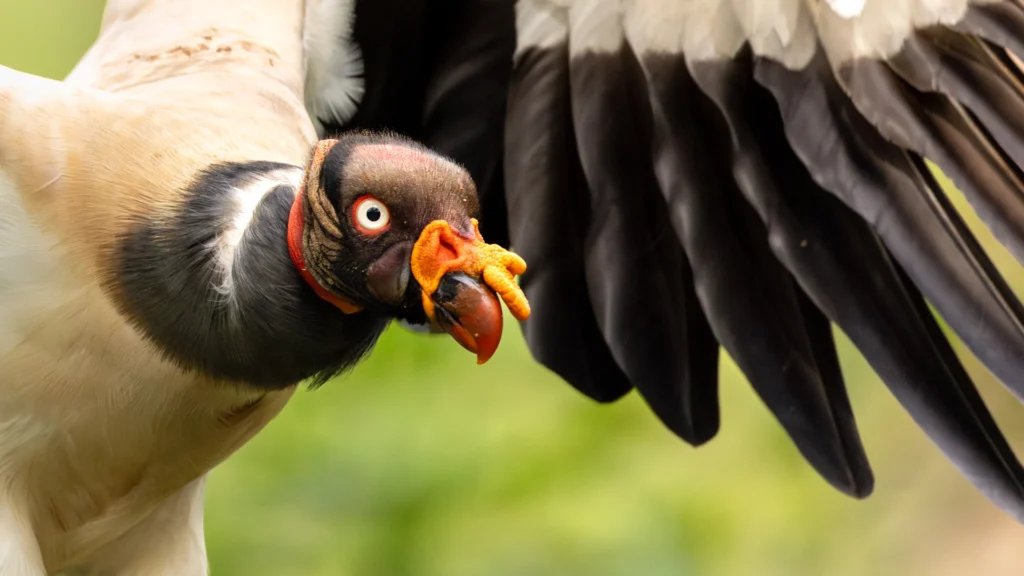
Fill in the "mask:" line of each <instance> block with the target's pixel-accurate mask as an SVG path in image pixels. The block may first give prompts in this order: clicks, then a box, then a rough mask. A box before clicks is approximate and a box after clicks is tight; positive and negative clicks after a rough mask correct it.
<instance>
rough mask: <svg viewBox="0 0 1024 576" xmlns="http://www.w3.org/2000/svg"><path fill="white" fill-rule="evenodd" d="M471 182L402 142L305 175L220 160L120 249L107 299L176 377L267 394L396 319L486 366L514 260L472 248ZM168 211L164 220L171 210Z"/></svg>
mask: <svg viewBox="0 0 1024 576" xmlns="http://www.w3.org/2000/svg"><path fill="white" fill-rule="evenodd" d="M477 210H478V205H477V200H476V187H475V185H474V183H473V180H472V179H471V178H470V176H469V174H468V173H467V172H466V170H464V169H463V168H462V167H461V166H459V165H458V164H456V163H455V162H453V161H451V160H449V159H447V158H445V157H443V156H441V155H439V154H437V153H435V152H432V151H431V150H429V149H428V148H426V147H424V146H422V145H420V144H418V143H416V142H413V141H411V140H408V139H405V138H402V137H399V136H395V135H390V134H379V133H363V132H349V133H343V134H342V135H340V136H338V138H337V139H329V140H322V141H320V142H318V143H317V144H316V145H315V146H314V149H313V151H312V153H311V155H310V159H309V162H308V163H307V165H306V166H305V168H302V167H299V166H295V165H292V164H283V163H277V162H241V163H239V162H221V163H215V164H212V165H208V166H206V167H205V168H203V169H202V170H200V172H199V173H198V174H197V175H196V176H195V177H193V178H192V180H191V183H190V184H189V187H188V189H187V190H185V191H184V193H183V194H181V196H180V201H179V202H178V203H176V204H175V205H172V206H170V207H163V206H158V207H154V208H153V210H152V212H151V213H146V214H138V215H137V216H136V220H135V221H134V222H132V223H131V224H130V225H129V231H128V232H127V234H124V235H120V236H118V238H117V239H116V252H117V254H116V257H115V258H113V259H112V260H111V261H112V262H113V268H112V269H111V270H110V272H111V273H110V274H109V281H108V288H109V289H110V291H111V293H112V294H113V296H114V300H115V302H116V303H117V304H118V305H119V307H120V309H121V311H122V313H124V314H125V315H126V316H127V317H128V318H130V319H131V320H132V321H133V322H134V324H135V325H136V326H137V327H139V328H140V329H141V331H142V332H143V333H144V334H145V335H146V336H147V337H149V338H150V339H151V340H153V341H154V342H155V343H156V344H157V345H158V346H159V348H160V349H161V350H162V351H163V353H164V354H165V355H166V356H167V357H168V358H170V359H171V360H173V361H175V362H176V363H177V364H178V365H180V366H181V367H183V368H184V369H186V370H192V371H196V372H198V373H200V374H203V375H205V376H207V377H210V378H213V379H218V380H228V381H234V382H240V383H245V384H249V385H255V386H257V387H259V388H264V389H277V388H284V387H287V386H291V385H293V384H295V383H296V382H299V381H302V380H307V381H309V382H310V383H311V384H313V385H317V384H320V383H323V382H325V381H327V380H328V379H329V378H331V377H332V376H334V375H336V374H338V373H340V372H342V371H344V370H346V369H347V368H350V367H352V366H354V365H355V364H356V363H357V362H358V361H359V360H360V359H361V358H362V357H363V356H365V354H366V353H367V352H369V351H370V350H371V349H372V347H373V345H374V343H375V342H376V340H377V338H378V337H379V336H380V334H381V333H382V332H383V331H384V329H385V328H386V327H387V325H388V324H389V323H390V322H391V321H392V320H395V319H399V320H402V321H405V322H406V323H407V324H410V325H421V326H426V327H427V328H428V329H429V330H430V331H433V332H442V331H443V332H447V333H449V334H451V335H452V336H453V337H454V338H455V340H456V341H458V342H459V343H460V344H462V346H464V347H466V348H467V349H469V350H470V351H471V352H473V353H475V354H476V355H477V361H478V362H484V361H486V360H487V359H488V358H489V357H490V356H491V355H492V354H493V353H494V351H495V349H496V348H497V346H498V342H499V340H500V338H501V331H502V314H501V305H500V302H499V299H501V300H504V301H505V303H506V304H507V305H508V307H509V309H510V311H511V312H512V313H513V315H515V316H516V317H517V318H519V319H525V318H526V317H527V316H528V315H529V306H528V304H527V303H526V297H525V296H524V295H523V292H522V291H521V290H520V289H519V286H518V284H517V283H516V282H515V280H514V276H515V275H517V274H521V273H522V272H523V271H525V269H526V264H525V263H524V262H523V260H522V259H521V258H520V257H519V256H517V255H515V254H512V253H511V252H508V251H506V250H504V249H502V248H501V247H499V246H497V245H490V244H487V243H485V242H484V241H483V238H482V237H481V236H480V234H479V232H478V231H477V227H476V220H475V219H474V216H475V215H476V212H477ZM168 211H170V212H168Z"/></svg>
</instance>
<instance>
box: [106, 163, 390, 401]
mask: <svg viewBox="0 0 1024 576" xmlns="http://www.w3.org/2000/svg"><path fill="white" fill-rule="evenodd" d="M302 180H303V171H302V169H301V168H299V167H297V166H290V165H287V164H278V163H270V162H254V163H245V164H220V165H216V166H213V167H211V168H210V169H208V170H207V171H206V172H205V173H204V174H202V175H201V176H200V177H199V178H198V179H197V180H196V181H195V182H194V184H193V185H192V186H191V187H190V189H189V190H188V191H187V192H186V193H185V195H184V202H183V204H182V205H181V206H180V207H179V209H178V213H177V215H176V217H174V218H170V219H165V220H163V221H161V222H156V221H151V222H146V223H144V224H143V225H142V226H139V227H138V228H137V229H136V230H135V231H134V232H133V233H132V235H131V237H130V238H128V239H127V240H126V241H125V242H123V243H122V247H121V255H120V256H121V257H120V273H119V274H118V278H119V282H120V284H121V285H120V290H118V294H119V299H120V300H121V301H122V303H123V304H124V307H125V308H126V309H127V312H128V313H129V314H130V315H131V316H132V317H133V318H134V319H136V320H137V322H138V323H139V324H140V325H141V326H142V327H143V329H144V330H145V331H146V332H147V334H148V335H149V336H150V337H151V338H152V339H153V340H155V341H156V342H157V344H159V345H160V346H161V347H163V348H164V349H165V350H166V351H167V353H168V355H169V356H170V357H171V358H172V359H174V360H176V361H177V362H179V363H180V364H182V365H184V366H185V367H187V368H192V369H198V370H200V371H202V372H204V373H206V374H207V375H209V376H213V377H217V378H223V379H226V380H232V381H240V382H245V383H248V384H251V385H255V386H258V387H260V388H265V389H277V388H284V387H287V386H291V385H293V384H295V383H297V382H298V381H300V380H303V379H307V378H313V379H314V383H315V384H316V383H320V382H322V381H324V380H326V379H328V378H330V377H331V376H333V375H335V374H337V373H339V372H341V371H343V370H345V369H346V368H349V367H351V366H353V365H354V364H355V363H356V362H357V361H358V360H359V359H360V358H361V357H362V356H363V355H364V354H365V353H366V352H368V351H369V349H370V348H371V347H372V346H373V344H374V342H375V341H376V339H377V337H378V336H379V335H380V333H381V332H382V331H383V329H384V327H385V326H386V325H387V322H388V318H387V317H386V316H384V315H381V314H379V313H375V312H372V311H363V312H359V313H355V314H345V313H343V312H342V311H341V310H339V309H338V308H337V307H336V306H335V305H332V304H331V303H329V302H328V301H327V300H325V299H323V298H321V297H320V296H318V295H317V293H316V292H315V291H314V289H313V287H312V286H311V285H310V284H309V283H308V282H307V281H306V280H304V279H303V277H302V275H301V274H300V272H299V270H298V268H297V267H296V266H295V264H294V262H293V258H292V256H291V254H290V251H289V242H288V224H289V216H290V213H291V211H292V207H293V205H294V204H295V200H296V196H297V195H298V193H299V191H300V188H301V185H302Z"/></svg>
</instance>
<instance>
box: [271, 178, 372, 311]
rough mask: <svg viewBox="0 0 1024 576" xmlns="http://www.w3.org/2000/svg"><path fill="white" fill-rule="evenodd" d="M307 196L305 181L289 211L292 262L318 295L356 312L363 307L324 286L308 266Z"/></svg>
mask: <svg viewBox="0 0 1024 576" xmlns="http://www.w3.org/2000/svg"><path fill="white" fill-rule="evenodd" d="M305 196H306V183H305V182H303V183H302V187H301V188H299V191H298V193H297V194H296V195H295V202H294V203H293V204H292V209H291V212H289V213H288V254H289V255H290V256H291V258H292V264H294V265H295V269H296V270H298V271H299V275H301V276H302V279H303V280H305V281H306V284H309V286H310V288H312V289H313V291H314V292H316V295H317V296H319V297H320V298H323V299H324V300H326V301H328V302H330V303H331V304H333V305H334V306H336V307H337V308H338V309H339V310H341V311H342V312H344V313H345V314H355V313H356V312H359V311H360V310H362V309H363V308H362V307H361V306H359V305H356V304H353V303H352V302H349V301H348V300H346V299H344V298H342V297H340V296H338V295H336V294H334V293H332V292H331V291H329V290H328V289H327V288H324V287H323V286H322V285H320V283H319V282H317V281H316V278H313V275H312V274H311V273H310V272H309V269H308V268H307V267H306V258H305V257H304V256H303V255H302V232H303V230H305V227H306V212H305V210H303V209H302V208H303V206H302V203H303V202H304V200H305Z"/></svg>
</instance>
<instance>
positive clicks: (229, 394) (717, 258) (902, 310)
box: [0, 0, 1024, 575]
mask: <svg viewBox="0 0 1024 576" xmlns="http://www.w3.org/2000/svg"><path fill="white" fill-rule="evenodd" d="M1019 57H1024V5H1022V3H1021V2H1020V1H1019V0H1001V1H988V0H890V1H887V2H886V1H883V0H519V1H518V2H514V1H513V0H445V1H441V0H402V1H397V0H306V2H305V3H303V2H296V1H293V0H215V1H211V0H109V1H108V3H107V7H106V11H105V14H104V17H103V22H102V29H101V32H100V35H99V38H98V40H97V41H96V43H95V44H94V45H93V46H92V48H91V49H90V50H89V52H88V53H87V54H86V55H85V56H84V57H83V58H82V60H81V61H80V62H79V64H78V65H77V67H76V68H75V69H74V71H73V72H72V73H71V74H70V75H69V76H68V77H67V78H66V79H65V80H64V81H63V82H57V81H51V80H46V79H42V78H38V77H33V76H30V75H27V74H24V73H20V72H17V71H14V70H11V69H8V68H2V67H0V391H2V394H0V435H2V436H0V438H2V441H0V480H2V482H0V486H2V489H0V574H4V575H41V574H48V573H59V572H62V571H67V570H75V573H76V574H77V573H85V574H167V575H170V574H174V575H183V574H203V573H205V571H206V570H207V562H206V558H205V549H204V543H203V535H202V495H203V483H204V478H205V476H206V474H207V472H208V471H209V470H210V469H211V468H212V467H213V466H215V465H216V464H217V463H218V462H220V461H221V460H223V459H224V458H226V457H227V456H228V455H230V454H231V453H232V452H233V451H235V450H236V449H237V448H238V447H239V446H241V445H242V444H243V443H245V442H246V441H247V440H248V439H249V438H251V437H252V436H253V435H254V434H255V433H257V432H258V431H259V430H260V429H261V427H262V426H263V425H264V424H266V423H267V422H268V421H269V420H270V419H271V418H273V417H274V416H275V415H276V414H277V413H278V412H279V411H280V410H281V409H282V408H283V407H284V405H285V403H287V401H288V399H289V398H290V396H291V394H292V393H293V391H294V390H295V385H296V383H298V382H300V381H303V380H306V381H310V382H312V383H314V384H319V383H323V382H324V381H326V380H328V379H329V378H330V377H332V376H333V375H335V374H337V373H339V372H341V371H343V370H345V369H346V368H348V367H351V366H352V365H353V364H355V363H356V362H358V361H359V359H360V358H362V357H363V356H364V355H365V354H367V353H368V352H369V351H370V350H371V348H372V347H373V344H374V342H375V340H376V338H377V337H378V336H379V334H380V333H381V331H382V330H383V329H384V328H385V326H386V325H387V324H388V323H389V322H390V321H391V320H392V319H396V318H397V319H399V320H402V321H404V322H405V323H407V324H409V325H413V326H416V325H419V326H423V327H425V328H426V329H427V330H430V331H446V332H448V333H449V334H451V335H452V336H453V337H454V338H455V339H456V340H457V341H458V342H459V343H460V344H462V345H463V346H464V347H466V348H467V349H469V350H471V351H473V352H475V353H476V354H477V357H478V360H479V361H486V359H487V357H488V356H489V355H490V354H492V353H493V352H494V349H495V347H496V346H497V343H498V337H499V336H500V334H501V330H502V316H501V307H500V306H501V305H500V303H499V296H500V299H501V300H504V301H505V303H506V304H507V306H508V307H509V309H510V310H511V312H512V313H513V315H515V316H516V317H517V318H518V319H520V320H523V321H524V322H523V323H522V327H523V330H524V332H525V335H526V339H527V342H528V344H529V347H530V350H531V352H532V353H533V355H534V356H535V358H536V359H537V360H538V361H539V362H541V363H543V364H544V365H545V366H547V367H548V368H550V369H551V370H552V371H554V372H555V373H557V374H558V375H560V376H561V377H562V378H563V379H564V380H565V381H567V382H568V383H570V384H572V385H573V386H574V387H576V388H577V389H578V390H579V391H580V392H582V393H583V394H585V395H587V396H589V397H590V398H593V399H594V400H597V401H599V402H611V401H614V400H616V399H618V398H620V397H622V396H623V395H624V394H626V393H628V392H629V391H630V390H632V389H634V388H635V389H637V391H638V392H639V393H640V394H641V395H642V396H643V398H644V399H645V400H646V401H647V403H648V404H649V405H650V407H651V409H652V411H653V412H654V414H655V415H656V416H657V417H658V418H659V419H660V420H661V421H662V422H663V423H664V424H665V426H666V427H667V428H668V429H669V430H671V431H672V432H673V433H675V434H676V435H678V436H679V437H680V438H681V439H683V440H684V441H686V442H689V443H691V444H694V445H698V444H701V443H703V442H706V441H708V440H710V439H711V438H712V437H713V436H714V435H715V433H716V432H717V430H718V427H719V410H718V403H717V389H716V378H717V364H718V354H719V346H721V347H723V348H724V349H725V350H726V351H727V352H728V353H729V354H730V355H731V356H732V357H733V358H734V359H735V360H736V362H737V364H738V365H739V367H740V368H741V369H742V371H743V372H744V374H745V375H746V376H747V377H748V379H749V380H750V382H751V384H752V385H753V387H754V389H755V390H756V391H757V393H758V394H759V395H760V397H761V398H762V399H763V401H764V403H765V404H766V405H767V406H768V408H769V409H770V410H771V411H772V412H773V413H774V414H775V416H776V417H777V419H778V421H779V422H780V424H781V425H782V426H783V427H784V428H785V429H786V431H787V432H788V433H789V435H790V436H791V437H792V439H793V441H794V442H795V444H796V446H797V447H798V448H799V450H800V451H801V453H802V454H803V455H804V456H805V458H806V459H807V461H808V462H809V463H810V464H811V465H812V466H814V468H815V469H816V470H817V471H818V472H819V473H820V474H821V475H822V476H823V477H824V478H825V479H826V480H827V481H828V482H830V483H831V484H832V485H834V486H835V487H836V488H837V489H839V490H841V491H843V492H845V493H847V494H850V495H853V496H856V497H863V496H866V495H867V494H869V493H870V492H871V490H872V486H873V479H872V473H871V470H870V468H869V465H868V461H867V457H866V456H865V453H864V450H863V448H862V446H861V442H860V440H859V437H858V433H857V427H856V424H855V421H854V417H853V413H852V410H851V406H850V402H849V400H848V398H847V394H846V391H845V389H844V383H843V375H842V373H841V371H840V368H839V363H838V360H837V356H836V351H835V346H834V342H833V340H832V333H831V324H832V323H835V324H836V325H838V327H839V328H840V329H842V330H843V331H844V332H845V333H846V334H847V335H848V336H849V337H850V338H851V340H852V341H853V342H854V343H855V344H856V345H857V347H858V348H859V349H860V351H861V352H862V353H863V354H864V356H865V358H866V359H867V360H868V362H869V363H870V364H871V366H872V367H873V368H874V370H875V371H876V372H877V373H878V374H879V376H880V377H881V378H882V379H883V380H884V381H885V383H886V385H887V386H888V387H889V388H890V389H891V390H892V392H893V394H894V395H895V396H896V398H897V399H898V400H899V401H900V402H901V403H902V405H903V406H904V407H905V408H906V410H907V411H908V412H909V413H910V415H911V416H912V417H913V418H914V420H915V421H916V422H917V423H918V424H919V425H920V427H921V428H922V429H923V430H924V431H925V432H926V433H927V434H928V435H929V436H930V437H931V438H932V440H933V441H934V442H935V443H936V444H937V446H938V447H939V448H940V449H941V450H942V451H943V452H944V453H945V454H946V455H947V456H948V458H949V459H950V460H951V461H952V462H953V463H954V464H955V465H956V466H957V467H958V468H959V469H960V470H961V471H962V472H963V473H964V475H965V476H966V477H967V478H968V479H970V480H971V482H973V483H974V484H975V485H976V486H977V487H978V489H979V490H981V491H982V492H983V493H984V494H985V495H986V496H988V497H989V498H990V499H991V500H992V501H993V502H995V503H996V504H997V505H998V506H1000V507H1001V508H1002V509H1004V510H1005V511H1006V512H1008V513H1009V514H1011V515H1013V516H1014V517H1015V518H1017V519H1018V520H1024V470H1022V468H1021V464H1020V463H1019V462H1018V460H1017V458H1016V457H1015V455H1014V454H1013V452H1012V450H1011V449H1010V447H1009V445H1008V444H1007V442H1006V440H1005V439H1004V437H1003V435H1002V434H1001V432H1000V431H999V429H998V427H997V426H996V423H995V422H994V421H993V419H992V417H991V415H990V414H989V412H988V410H987V409H986V407H985V405H984V404H983V402H982V400H981V398H980V396H979V394H978V392H977V391H976V389H975V387H974V385H973V383H972V381H971V379H970V377H969V376H968V374H967V372H966V371H965V369H964V367H963V365H962V364H961V362H960V360H959V359H958V358H957V356H956V355H955V354H954V352H953V349H952V348H951V346H950V344H949V342H948V341H947V339H946V337H945V336H944V333H943V330H942V328H941V327H940V324H939V323H938V322H937V321H936V320H935V318H934V317H933V315H932V312H931V309H930V308H929V305H931V306H934V308H935V309H936V310H937V312H938V313H939V314H940V315H941V316H942V317H943V318H944V319H945V321H946V322H947V323H948V325H949V327H950V328H951V329H952V330H953V331H955V332H956V333H957V334H958V335H959V336H960V338H962V339H963V341H964V342H965V343H966V345H967V346H968V347H969V348H970V350H971V351H972V352H973V353H974V354H975V355H976V356H977V357H978V358H979V359H980V360H981V361H982V362H983V363H984V365H985V366H987V367H988V368H989V369H990V370H991V371H992V372H993V373H994V374H995V375H996V376H997V377H998V378H999V379H1000V380H1001V382H1002V383H1003V384H1005V386H1006V387H1007V388H1008V389H1010V390H1011V391H1012V392H1014V393H1015V394H1016V395H1017V396H1018V397H1024V308H1022V306H1021V304H1020V302H1019V301H1018V299H1017V297H1016V296H1015V295H1014V293H1013V291H1012V290H1011V289H1010V287H1009V286H1008V285H1007V283H1006V282H1005V281H1004V280H1003V278H1002V277H1001V276H1000V274H999V272H998V271H997V270H996V268H995V266H994V265H993V263H992V261H991V260H990V259H989V257H988V256H986V254H985V253H984V252H983V251H982V249H981V248H980V245H979V243H978V241H977V240H976V239H975V237H974V235H973V234H972V232H971V231H970V230H969V229H968V228H967V226H966V225H965V223H964V220H963V219H962V217H961V215H960V214H959V213H958V212H957V210H956V209H955V208H954V206H953V204H952V203H951V201H950V199H949V198H948V197H947V195H946V193H945V192H944V190H943V188H942V187H941V186H940V185H939V183H938V181H937V180H936V177H935V176H934V175H933V173H932V172H931V171H930V169H929V165H928V164H927V163H926V161H925V159H926V158H927V159H928V160H930V161H932V162H934V163H935V164H937V165H938V166H939V167H940V168H941V169H942V170H943V171H944V172H945V173H946V174H947V175H948V176H949V177H950V178H951V179H952V181H953V182H954V183H955V184H956V185H957V186H958V187H959V188H960V189H961V190H962V191H963V192H964V194H965V195H966V197H967V198H968V199H969V200H970V202H971V204H972V206H973V207H974V209H975V210H976V211H977V212H978V214H979V215H980V216H981V218H982V219H983V220H984V221H985V222H986V223H987V224H988V226H989V227H990V229H991V230H992V232H993V233H994V234H995V236H996V237H997V238H998V239H999V240H1000V241H1001V242H1002V243H1003V244H1004V245H1005V246H1006V247H1007V248H1009V249H1010V251H1011V252H1012V253H1013V254H1014V255H1016V257H1017V258H1018V259H1024V173H1022V170H1021V167H1022V166H1024V83H1022V82H1024V75H1022V68H1021V63H1020V60H1018V58H1019ZM475 218H479V219H480V227H479V229H478V227H477V222H476V220H475ZM481 234H482V236H481ZM483 238H486V241H484V240H483ZM488 242H490V244H489V243H488ZM502 246H503V247H502ZM517 275H521V276H520V279H519V280H518V283H517V281H516V280H514V277H515V276H517ZM520 288H521V290H522V291H520ZM523 292H525V297H524V294H523Z"/></svg>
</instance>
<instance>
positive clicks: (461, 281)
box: [410, 220, 530, 364]
mask: <svg viewBox="0 0 1024 576" xmlns="http://www.w3.org/2000/svg"><path fill="white" fill-rule="evenodd" d="M473 228H474V232H475V237H471V238H466V237H463V236H461V235H460V234H458V233H456V232H455V231H454V230H452V228H451V226H449V224H448V223H447V222H444V221H443V220H437V221H434V222H432V223H430V224H429V225H428V226H427V227H426V228H424V230H423V232H422V233H421V234H420V237H419V239H418V240H417V241H416V244H415V245H414V246H413V249H412V260H411V262H410V267H411V268H412V274H413V277H415V278H416V281H417V282H419V284H420V287H421V288H422V290H423V310H424V312H426V314H427V317H428V318H430V320H431V321H432V322H434V323H435V324H436V325H438V326H439V327H440V328H442V329H443V330H444V331H445V332H447V333H448V334H450V335H451V336H452V338H454V339H455V341H456V342H458V343H459V344H461V345H462V346H463V347H464V348H465V349H467V350H469V351H470V352H473V353H474V354H476V355H477V364H483V363H484V362H486V361H487V360H489V359H490V358H491V356H493V355H494V351H495V350H497V348H498V343H499V342H501V332H502V314H501V304H500V303H499V302H498V297H499V296H500V297H501V299H502V300H504V301H505V304H506V305H507V306H508V308H509V311H510V312H512V315H513V316H515V317H516V318H518V319H519V320H525V319H526V318H528V317H529V316H530V304H529V302H527V301H526V295H525V294H523V291H522V290H520V288H519V285H518V284H516V282H515V279H514V278H515V275H517V274H522V273H523V272H525V271H526V263H525V262H523V259H522V258H520V257H519V256H517V255H515V254H513V253H511V252H508V251H507V250H505V249H504V248H502V247H500V246H497V245H494V244H487V243H485V242H484V241H483V238H482V237H481V236H480V232H479V230H478V229H477V223H476V220H473Z"/></svg>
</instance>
